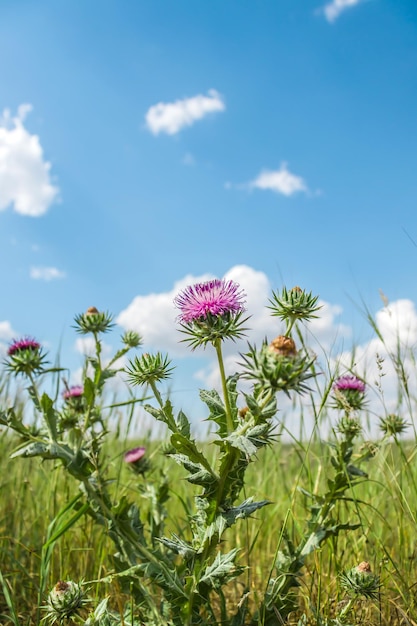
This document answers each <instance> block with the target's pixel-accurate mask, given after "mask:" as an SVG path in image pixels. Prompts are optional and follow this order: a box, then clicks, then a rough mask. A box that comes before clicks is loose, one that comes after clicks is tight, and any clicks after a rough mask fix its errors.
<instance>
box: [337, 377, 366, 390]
mask: <svg viewBox="0 0 417 626" xmlns="http://www.w3.org/2000/svg"><path fill="white" fill-rule="evenodd" d="M333 389H337V390H338V391H342V392H344V391H358V392H359V393H365V383H364V382H363V381H362V380H360V378H357V377H356V376H353V375H352V374H346V375H345V376H341V377H340V378H338V379H337V380H336V382H335V383H334V385H333Z"/></svg>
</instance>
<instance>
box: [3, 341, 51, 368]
mask: <svg viewBox="0 0 417 626" xmlns="http://www.w3.org/2000/svg"><path fill="white" fill-rule="evenodd" d="M7 357H8V358H7V360H6V365H7V368H8V369H9V370H11V371H13V372H15V373H16V374H26V375H28V376H30V375H31V374H33V373H35V372H40V371H41V370H42V367H43V364H44V361H45V355H44V354H43V353H42V347H41V344H40V343H39V342H38V341H36V339H33V338H32V337H23V338H22V339H14V340H13V341H12V343H11V344H10V346H9V348H8V350H7Z"/></svg>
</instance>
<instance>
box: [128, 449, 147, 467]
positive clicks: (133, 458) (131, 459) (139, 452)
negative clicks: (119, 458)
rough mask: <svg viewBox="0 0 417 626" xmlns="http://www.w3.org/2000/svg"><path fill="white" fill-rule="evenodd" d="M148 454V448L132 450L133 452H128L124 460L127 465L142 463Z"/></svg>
mask: <svg viewBox="0 0 417 626" xmlns="http://www.w3.org/2000/svg"><path fill="white" fill-rule="evenodd" d="M145 453H146V448H142V447H139V448H132V450H129V451H128V452H126V454H125V456H124V459H125V462H126V463H137V462H138V461H140V460H141V459H142V458H143V457H144V456H145Z"/></svg>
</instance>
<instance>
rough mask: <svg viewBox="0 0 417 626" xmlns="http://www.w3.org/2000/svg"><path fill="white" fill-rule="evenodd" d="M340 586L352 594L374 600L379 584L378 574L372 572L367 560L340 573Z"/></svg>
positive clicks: (376, 596)
mask: <svg viewBox="0 0 417 626" xmlns="http://www.w3.org/2000/svg"><path fill="white" fill-rule="evenodd" d="M340 583H341V585H342V587H343V588H344V589H345V590H346V591H347V592H348V593H349V594H350V595H352V596H363V597H364V598H370V599H373V600H375V599H376V598H378V593H379V589H380V586H381V583H380V580H379V576H377V575H376V574H373V573H372V571H371V566H370V565H369V563H368V562H367V561H362V563H359V565H357V566H356V567H352V569H350V570H348V571H347V572H342V573H341V574H340Z"/></svg>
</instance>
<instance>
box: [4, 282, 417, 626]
mask: <svg viewBox="0 0 417 626" xmlns="http://www.w3.org/2000/svg"><path fill="white" fill-rule="evenodd" d="M243 303H244V294H243V292H242V291H241V290H240V288H239V287H238V286H237V285H236V284H234V283H232V282H231V281H229V282H227V281H211V282H209V283H203V284H199V285H194V286H192V287H189V288H188V289H187V290H185V291H184V292H183V293H182V294H180V295H179V296H178V298H177V299H176V302H175V304H176V306H177V308H178V309H179V324H180V330H181V331H182V332H183V337H184V338H185V341H188V342H189V345H190V348H191V349H201V348H205V347H206V348H207V350H208V349H212V350H214V351H215V354H216V355H217V359H218V365H219V376H220V381H221V391H220V392H217V391H205V390H204V391H202V392H201V400H202V402H203V404H204V405H205V410H206V415H207V419H208V420H209V422H211V424H212V434H211V436H210V438H208V439H207V440H204V441H197V440H196V439H195V437H194V435H193V425H192V423H191V422H190V420H189V419H188V417H187V416H186V415H185V414H184V413H183V412H182V411H178V412H176V411H175V409H174V407H173V406H172V404H171V400H170V398H169V397H165V396H164V395H163V394H162V393H161V391H160V385H161V383H162V382H163V381H165V380H166V379H169V377H170V376H171V375H173V372H172V364H171V362H170V360H169V357H168V355H164V354H161V353H156V354H149V353H147V352H146V351H142V350H140V351H139V352H137V353H136V356H134V357H132V358H131V359H130V361H127V365H126V361H125V360H124V359H126V358H127V355H128V353H130V352H131V351H132V350H137V349H139V348H141V338H140V337H139V336H138V335H137V333H134V332H129V333H125V334H124V335H123V337H122V346H121V348H120V349H119V350H118V351H117V352H116V353H115V355H114V356H113V357H112V358H111V359H110V360H108V361H104V360H103V359H102V355H101V341H102V336H103V334H104V333H106V332H109V331H111V330H112V326H113V323H112V316H111V315H109V314H108V313H103V312H99V311H97V310H96V309H93V308H91V309H89V310H88V311H87V312H86V313H84V314H81V315H78V316H77V317H76V318H75V325H76V330H77V332H79V333H81V334H85V335H91V336H93V338H94V342H95V354H94V355H93V356H89V357H86V362H85V367H84V371H83V380H82V384H81V385H76V386H70V385H69V384H68V383H67V382H66V373H65V370H62V369H61V367H59V366H55V367H50V364H49V363H48V361H47V355H46V354H45V353H44V351H43V348H42V346H41V345H40V344H39V343H38V342H37V341H36V340H35V339H32V338H28V337H25V338H23V339H20V340H17V341H15V342H13V343H12V344H11V345H10V347H9V351H8V355H7V357H6V362H5V368H4V371H3V375H2V388H1V393H0V396H1V403H0V424H1V428H2V430H1V433H0V464H1V471H0V477H1V478H0V485H1V489H0V501H1V507H0V511H1V514H0V589H1V590H2V593H1V592H0V615H1V617H0V621H1V623H2V624H5V625H9V624H13V625H14V626H29V625H33V626H38V624H40V623H46V624H55V623H56V624H62V625H64V624H73V623H74V624H84V625H85V626H92V625H97V626H99V625H103V626H107V625H109V626H111V625H116V624H125V625H126V626H133V625H140V624H152V626H153V625H155V626H168V625H169V626H171V625H172V626H179V625H180V624H181V626H182V625H190V626H191V625H202V626H204V625H206V624H207V625H208V624H210V625H213V624H225V625H230V626H243V625H246V624H247V625H251V626H255V625H258V624H259V626H264V625H265V626H275V625H276V626H279V625H281V624H294V625H297V626H307V625H308V624H316V625H318V626H341V625H345V626H348V625H349V624H369V625H372V624H375V625H376V624H384V625H385V624H386V625H388V624H392V625H394V624H395V625H400V624H401V625H414V624H416V623H417V607H416V572H417V566H416V549H417V540H416V538H417V532H416V531H417V525H416V521H417V468H416V458H415V457H416V454H417V439H416V432H415V429H414V426H413V410H414V405H415V397H414V395H413V388H415V380H412V379H411V374H410V373H407V371H406V367H405V366H404V360H402V361H401V360H400V359H404V353H403V352H401V353H400V352H396V353H392V354H390V358H391V359H392V362H393V364H394V366H395V367H394V369H395V371H396V372H397V374H398V381H397V384H398V391H399V393H398V406H397V407H396V410H395V411H392V410H390V412H388V411H386V412H385V413H382V414H381V415H378V416H376V415H373V416H372V419H373V421H374V423H376V424H377V425H378V431H377V432H378V434H377V435H375V432H376V431H375V432H373V434H372V437H370V434H369V432H368V431H367V429H366V424H367V422H368V419H369V399H368V397H369V390H370V387H371V386H374V387H375V384H374V382H373V381H367V380H364V379H363V378H361V377H359V376H358V374H357V372H356V371H355V369H354V357H352V367H351V368H349V369H348V370H346V369H345V370H342V371H341V370H340V364H337V363H335V364H333V365H332V367H331V368H330V367H329V362H327V363H325V365H323V364H322V363H321V362H320V356H317V355H316V354H313V353H312V351H311V349H310V348H309V347H308V345H306V341H305V333H304V329H305V326H306V325H308V322H309V320H311V319H312V318H313V317H315V316H318V315H320V307H319V303H318V299H317V297H315V296H313V295H312V294H311V293H308V292H305V291H303V290H301V289H299V288H294V289H292V290H286V289H283V290H282V291H281V292H276V293H273V294H272V297H271V300H270V311H271V314H272V315H275V316H277V317H278V318H279V319H280V320H281V321H282V322H283V323H284V327H285V330H284V332H283V334H282V335H279V336H278V337H275V338H272V339H271V340H266V341H265V342H264V343H263V344H262V346H260V347H257V346H253V345H248V348H247V351H246V352H245V353H244V354H242V355H241V364H240V367H239V374H235V373H234V372H231V373H229V372H225V371H224V363H223V357H222V343H223V342H224V341H229V340H233V339H236V338H237V337H241V336H243V335H244V334H245V332H246V327H247V326H248V325H250V320H247V319H245V317H244V304H243ZM374 330H375V332H376V333H378V332H379V330H378V328H377V327H376V326H375V324H374ZM173 332H175V331H174V329H173ZM382 339H383V338H382ZM145 350H146V347H145ZM407 357H410V358H411V360H412V359H413V358H414V357H413V354H412V347H411V348H410V354H409V355H407ZM120 370H123V372H122V373H123V375H124V376H125V377H126V378H127V380H128V381H129V384H130V389H131V391H130V395H129V397H128V398H127V399H123V400H120V401H119V402H116V401H112V402H110V401H109V396H108V395H106V385H107V383H108V381H109V380H110V379H111V378H112V377H114V376H116V375H119V373H120ZM46 381H49V382H48V385H47V384H46ZM50 381H52V383H51V382H50ZM63 381H64V382H63ZM17 384H18V385H19V386H18V387H17V386H16V385H17ZM22 389H25V391H22ZM51 389H52V391H51ZM136 391H138V393H137V394H136V395H135V392H136ZM376 391H378V392H379V393H382V390H381V388H379V387H378V383H377V384H376ZM288 396H290V398H291V400H292V408H290V409H288V410H287V413H286V416H285V420H284V416H283V415H282V414H281V413H280V412H279V408H280V406H281V404H280V401H281V398H284V397H288ZM381 406H383V404H381ZM143 411H147V413H149V414H151V415H152V416H153V418H154V419H155V421H156V422H159V423H161V424H162V425H163V429H164V432H165V435H164V436H163V437H158V438H150V437H145V438H140V439H138V440H135V441H132V439H131V436H130V426H131V424H132V423H133V422H134V421H135V420H137V419H140V414H141V412H143ZM291 411H293V412H294V413H295V412H297V413H298V414H300V413H301V414H302V415H303V414H307V413H308V415H309V419H311V422H312V425H313V426H312V429H311V435H310V436H309V437H308V438H307V439H297V438H296V437H293V438H292V439H291V440H290V441H289V439H288V436H283V430H284V429H285V430H286V429H288V428H289V420H291ZM138 415H139V417H138ZM117 420H119V421H117ZM110 424H111V425H112V426H111V428H110ZM329 424H331V425H332V426H331V427H330V428H329ZM159 432H161V431H159Z"/></svg>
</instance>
